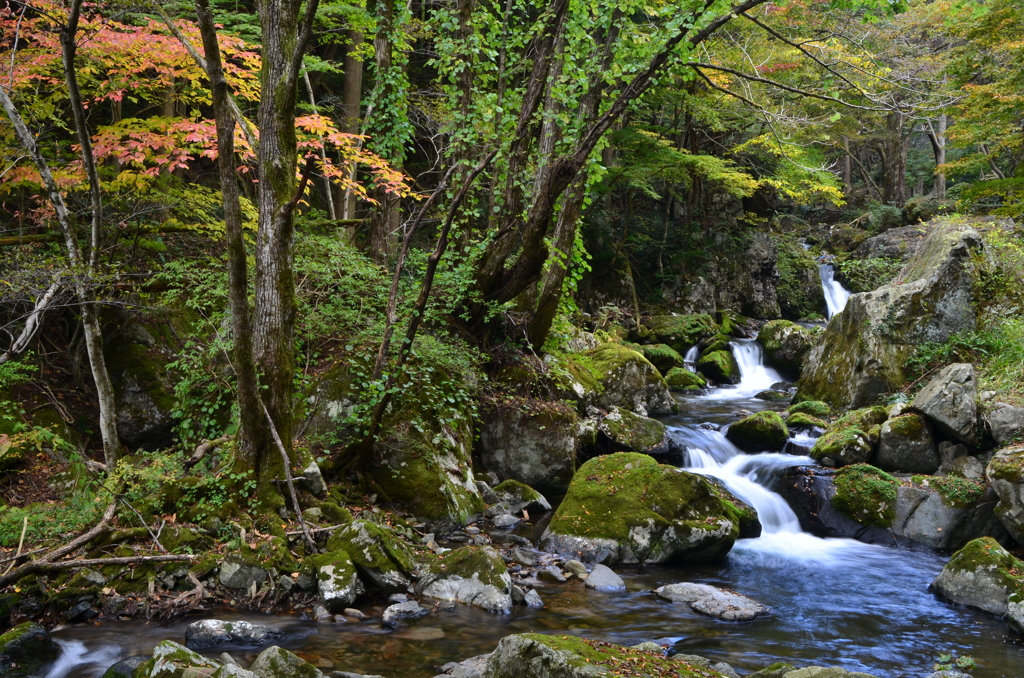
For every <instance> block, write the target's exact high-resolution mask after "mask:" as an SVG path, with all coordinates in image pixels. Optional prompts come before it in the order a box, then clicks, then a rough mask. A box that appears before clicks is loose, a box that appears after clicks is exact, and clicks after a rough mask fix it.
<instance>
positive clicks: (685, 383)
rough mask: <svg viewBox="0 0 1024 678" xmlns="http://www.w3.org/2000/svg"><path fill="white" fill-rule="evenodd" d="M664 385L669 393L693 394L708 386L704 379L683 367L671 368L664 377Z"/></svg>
mask: <svg viewBox="0 0 1024 678" xmlns="http://www.w3.org/2000/svg"><path fill="white" fill-rule="evenodd" d="M665 383H666V384H668V387H669V390H671V391H682V392H684V393H685V392H694V391H700V390H701V389H702V388H704V387H705V386H707V385H708V382H707V380H706V379H704V377H702V376H700V375H699V374H697V373H696V372H691V371H690V370H688V369H686V368H685V367H673V368H672V369H671V370H669V371H668V374H666V375H665Z"/></svg>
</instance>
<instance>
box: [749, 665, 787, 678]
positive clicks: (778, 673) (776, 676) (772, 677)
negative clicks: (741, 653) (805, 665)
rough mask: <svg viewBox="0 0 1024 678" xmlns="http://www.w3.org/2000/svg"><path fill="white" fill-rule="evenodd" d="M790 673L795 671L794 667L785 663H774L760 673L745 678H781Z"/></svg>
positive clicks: (756, 672)
mask: <svg viewBox="0 0 1024 678" xmlns="http://www.w3.org/2000/svg"><path fill="white" fill-rule="evenodd" d="M790 671H796V667H795V666H792V665H791V664H787V663H786V662H775V663H774V664H771V665H769V666H766V667H764V668H763V669H761V670H760V671H755V672H754V673H751V674H750V675H749V676H747V678H783V677H784V676H785V675H786V674H787V673H789V672H790Z"/></svg>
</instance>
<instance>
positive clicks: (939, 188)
mask: <svg viewBox="0 0 1024 678" xmlns="http://www.w3.org/2000/svg"><path fill="white" fill-rule="evenodd" d="M928 141H929V142H931V145H932V153H934V154H935V183H934V184H932V197H933V198H935V199H936V200H945V199H946V175H945V173H943V172H941V171H939V168H940V167H941V166H942V165H945V164H946V114H945V113H942V114H941V115H939V119H938V120H937V121H936V122H935V124H934V125H933V124H932V121H931V120H929V121H928Z"/></svg>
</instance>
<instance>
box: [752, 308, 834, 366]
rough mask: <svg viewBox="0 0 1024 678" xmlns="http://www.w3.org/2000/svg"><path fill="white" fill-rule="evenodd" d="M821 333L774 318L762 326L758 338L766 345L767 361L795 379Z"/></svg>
mask: <svg viewBox="0 0 1024 678" xmlns="http://www.w3.org/2000/svg"><path fill="white" fill-rule="evenodd" d="M820 333H821V331H820V330H816V329H814V330H812V329H809V328H806V327H804V326H802V325H797V324H796V323H793V322H790V321H788V320H772V321H771V322H769V323H766V324H765V326H764V327H762V328H761V331H760V332H759V333H758V335H757V340H758V341H759V342H761V346H763V347H764V361H765V363H766V364H768V365H771V366H772V367H774V368H775V369H777V370H779V371H780V372H781V373H783V374H784V375H786V376H787V377H789V378H790V379H794V380H795V379H798V378H799V377H800V372H801V370H803V366H804V358H806V357H807V354H808V353H810V351H811V347H812V346H813V345H814V341H815V339H816V338H817V336H818V335H819V334H820Z"/></svg>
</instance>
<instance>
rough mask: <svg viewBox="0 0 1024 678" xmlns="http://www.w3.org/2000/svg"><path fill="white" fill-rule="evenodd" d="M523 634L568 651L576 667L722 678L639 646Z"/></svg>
mask: <svg viewBox="0 0 1024 678" xmlns="http://www.w3.org/2000/svg"><path fill="white" fill-rule="evenodd" d="M522 637H523V638H526V639H529V640H532V641H534V642H536V643H540V644H541V645H545V646H547V647H549V648H551V649H552V650H557V651H559V652H565V653H571V654H572V655H574V657H572V658H570V659H569V660H568V663H569V664H570V665H571V666H574V667H576V668H580V667H583V666H585V665H590V666H593V667H594V668H603V669H606V670H607V671H608V672H610V674H612V675H616V676H627V677H636V678H641V677H643V678H651V677H653V676H658V677H668V676H679V678H722V674H720V673H718V672H717V671H711V670H707V669H701V668H699V667H696V666H693V665H691V664H688V663H686V662H684V661H679V660H675V659H670V658H668V657H660V656H658V655H654V654H651V653H650V652H646V651H644V650H642V649H637V648H632V647H623V646H622V645H614V644H612V643H606V642H604V641H600V640H589V639H586V638H577V637H576V636H546V635H542V634H539V633H524V634H522Z"/></svg>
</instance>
